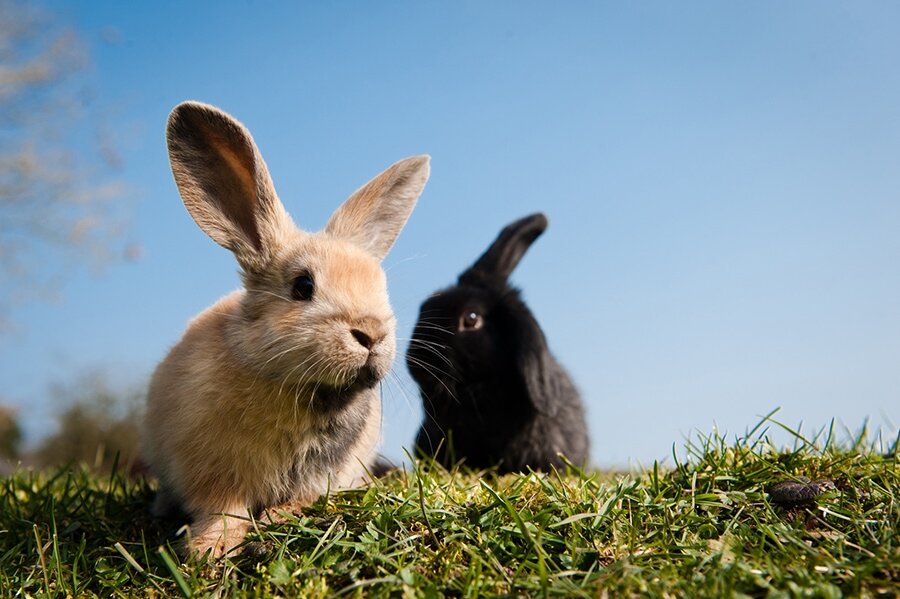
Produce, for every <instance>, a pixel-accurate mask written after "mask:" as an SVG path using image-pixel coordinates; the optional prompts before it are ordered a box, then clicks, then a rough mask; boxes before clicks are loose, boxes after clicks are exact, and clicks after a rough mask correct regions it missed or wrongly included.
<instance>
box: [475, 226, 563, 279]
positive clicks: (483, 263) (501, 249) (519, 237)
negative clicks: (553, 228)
mask: <svg viewBox="0 0 900 599" xmlns="http://www.w3.org/2000/svg"><path fill="white" fill-rule="evenodd" d="M546 228H547V217H546V216H544V215H543V214H542V213H540V212H538V213H536V214H532V215H530V216H526V217H525V218H521V219H519V220H517V221H516V222H514V223H510V224H509V225H507V226H506V227H505V228H504V229H503V230H502V231H500V235H498V236H497V239H496V240H495V241H494V243H492V244H491V247H489V248H488V249H487V251H486V252H485V253H484V254H482V255H481V257H480V258H479V259H478V260H476V261H475V264H473V265H472V266H470V267H469V268H468V270H466V271H465V272H463V273H462V274H461V275H460V276H459V282H460V283H466V282H471V281H473V280H480V279H485V278H489V279H495V278H497V277H499V278H501V279H503V280H506V279H507V278H508V277H509V275H510V273H512V271H513V269H515V268H516V265H517V264H518V263H519V260H521V259H522V256H524V255H525V252H526V251H527V250H528V248H529V247H530V246H531V244H532V243H533V242H534V240H535V239H537V238H538V237H539V236H540V235H541V233H543V232H544V230H545V229H546Z"/></svg>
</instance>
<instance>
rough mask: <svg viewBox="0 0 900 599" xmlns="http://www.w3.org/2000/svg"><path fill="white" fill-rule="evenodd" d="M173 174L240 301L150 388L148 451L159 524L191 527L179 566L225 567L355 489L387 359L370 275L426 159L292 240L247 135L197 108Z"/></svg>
mask: <svg viewBox="0 0 900 599" xmlns="http://www.w3.org/2000/svg"><path fill="white" fill-rule="evenodd" d="M167 140H168V147H169V159H170V161H171V164H172V172H173V173H174V175H175V182H176V183H177V185H178V189H179V192H180V193H181V197H182V199H183V200H184V205H185V207H187V210H188V212H189V213H190V214H191V216H192V217H193V219H194V220H195V221H196V222H197V224H198V225H199V226H200V228H201V229H203V231H204V232H206V234H207V235H209V236H210V237H211V238H212V239H213V240H214V241H216V242H217V243H218V244H219V245H222V246H224V247H226V248H228V249H229V250H231V251H232V252H233V253H234V255H235V257H236V258H237V261H238V263H239V264H240V267H241V278H242V280H243V283H244V289H241V290H239V291H235V292H234V293H232V294H231V295H228V296H226V297H224V298H222V299H221V300H219V301H218V302H217V303H216V304H215V305H213V306H212V307H210V308H208V309H207V310H206V311H204V312H202V313H201V314H200V315H199V316H197V317H196V318H195V319H194V320H193V321H191V322H190V324H189V325H188V328H187V331H186V332H185V333H184V336H183V337H182V339H181V341H179V342H178V344H177V345H176V346H175V347H174V348H173V349H172V350H171V351H170V352H169V354H168V356H166V358H165V359H164V360H163V361H162V363H161V364H160V365H159V366H158V367H157V369H156V372H155V373H154V375H153V378H152V380H151V382H150V390H149V394H148V398H147V417H146V423H145V439H144V441H145V451H146V454H147V459H148V461H149V463H150V465H151V468H152V469H153V471H154V472H155V473H156V475H157V476H158V477H159V479H160V493H159V495H158V497H157V503H156V505H155V506H154V509H155V511H157V512H165V511H167V510H168V508H170V507H172V506H175V505H177V506H180V507H181V508H183V509H184V511H186V512H187V513H188V514H189V515H190V516H191V518H192V521H193V522H192V527H191V537H190V542H189V551H190V552H192V553H203V552H205V551H207V550H211V551H212V555H214V556H220V555H222V554H224V553H226V552H229V551H231V550H233V549H234V548H235V547H236V546H237V545H238V544H239V543H240V542H241V540H242V539H243V537H244V535H245V533H246V531H247V529H248V527H249V524H250V522H249V516H250V515H258V514H259V513H260V511H261V510H263V509H264V508H267V507H272V506H276V505H281V504H290V505H291V506H294V507H299V506H303V505H308V504H309V503H311V502H312V501H314V500H315V499H316V498H317V497H319V496H320V495H321V494H323V493H325V492H326V491H327V490H329V489H332V490H334V489H341V488H347V487H352V486H354V485H357V484H360V483H361V482H364V481H365V479H366V476H367V472H368V469H369V468H370V467H371V466H372V464H373V462H374V460H375V457H376V453H375V452H376V446H377V444H378V441H379V437H380V426H381V403H380V394H379V391H378V389H377V385H378V383H379V381H381V379H382V378H383V377H384V376H385V374H386V373H387V372H388V369H389V368H390V367H391V364H392V362H393V360H394V353H395V349H396V338H395V332H394V329H395V320H394V315H393V312H392V311H391V307H390V305H389V303H388V294H387V286H386V281H385V275H384V272H383V271H382V269H381V267H380V264H379V263H380V261H381V259H382V258H383V257H384V255H385V254H386V253H387V252H388V250H389V249H390V248H391V246H392V245H393V243H394V240H395V239H396V237H397V235H398V234H399V232H400V230H401V229H402V228H403V226H404V224H405V223H406V220H407V218H408V217H409V214H410V212H411V211H412V209H413V207H414V206H415V204H416V201H417V199H418V197H419V194H420V193H421V192H422V189H423V187H424V186H425V182H426V181H427V180H428V173H429V170H428V160H429V158H428V156H416V157H412V158H407V159H405V160H401V161H399V162H397V163H396V164H394V165H393V166H391V167H390V168H388V169H387V170H386V171H384V172H383V173H381V174H380V175H378V176H377V177H375V178H374V179H372V181H370V182H369V183H367V184H366V185H364V186H363V187H361V188H360V189H359V190H357V191H356V192H355V193H354V194H353V195H352V196H350V198H349V199H348V200H347V201H346V202H344V204H343V205H342V206H341V207H340V208H338V209H337V211H335V213H334V214H333V215H332V216H331V218H330V220H329V221H328V224H327V225H326V227H325V229H324V231H321V232H318V233H308V232H304V231H302V230H299V229H298V228H297V227H296V226H295V225H294V223H293V222H292V221H291V218H290V216H288V214H287V212H285V209H284V207H283V206H282V204H281V202H280V201H279V199H278V196H277V195H276V194H275V189H274V187H273V184H272V180H271V178H270V176H269V172H268V170H267V168H266V164H265V162H263V159H262V156H260V153H259V150H258V149H257V147H256V144H255V143H254V141H253V138H252V137H251V136H250V133H249V132H248V131H247V129H246V128H244V126H243V125H241V124H240V123H238V122H237V121H236V120H234V119H233V118H232V117H230V116H229V115H227V114H225V113H224V112H222V111H220V110H218V109H217V108H214V107H212V106H208V105H205V104H200V103H196V102H185V103H183V104H180V105H179V106H177V107H176V108H175V110H173V111H172V114H171V115H170V116H169V123H168V129H167Z"/></svg>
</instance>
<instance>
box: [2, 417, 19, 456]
mask: <svg viewBox="0 0 900 599" xmlns="http://www.w3.org/2000/svg"><path fill="white" fill-rule="evenodd" d="M21 442H22V429H21V428H20V427H19V421H18V419H17V418H16V412H15V410H13V409H12V408H9V407H6V406H3V405H0V460H3V459H7V460H12V459H15V458H17V457H19V444H20V443H21Z"/></svg>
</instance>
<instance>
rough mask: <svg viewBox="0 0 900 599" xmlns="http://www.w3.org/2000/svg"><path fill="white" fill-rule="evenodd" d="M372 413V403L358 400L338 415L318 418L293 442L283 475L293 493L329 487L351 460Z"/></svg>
mask: <svg viewBox="0 0 900 599" xmlns="http://www.w3.org/2000/svg"><path fill="white" fill-rule="evenodd" d="M370 413H371V403H370V402H369V401H365V398H359V399H358V400H357V401H353V402H349V403H348V405H347V406H345V407H344V409H343V410H341V411H340V412H338V413H334V414H329V415H327V416H321V417H318V418H316V419H315V420H314V421H313V422H312V423H311V426H310V427H309V429H307V430H306V431H304V433H303V434H302V435H299V436H297V437H296V438H295V439H294V440H293V443H292V447H291V451H290V455H289V459H288V461H287V463H286V464H285V473H284V478H285V479H287V481H286V482H288V484H289V486H290V487H291V488H292V489H291V493H292V494H297V493H300V494H304V493H305V492H306V491H307V490H310V487H317V486H320V485H322V484H323V481H324V484H326V485H327V483H328V479H329V477H331V476H332V475H333V474H334V473H335V472H336V471H338V470H339V469H340V468H341V466H342V465H343V464H344V463H346V462H347V460H348V459H352V456H351V450H352V448H353V446H354V445H355V444H356V441H357V440H358V439H359V437H360V435H361V434H362V432H363V430H364V429H365V426H366V422H367V419H368V417H369V415H370ZM312 490H314V489H312Z"/></svg>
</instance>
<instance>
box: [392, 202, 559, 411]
mask: <svg viewBox="0 0 900 599" xmlns="http://www.w3.org/2000/svg"><path fill="white" fill-rule="evenodd" d="M546 227H547V218H546V217H545V216H544V215H543V214H540V213H539V214H533V215H530V216H527V217H525V218H522V219H520V220H518V221H516V222H514V223H511V224H510V225H508V226H507V227H506V228H504V229H503V231H501V232H500V235H499V236H498V237H497V239H496V240H495V241H494V243H493V244H492V245H491V246H490V247H489V248H488V249H487V251H486V252H485V253H484V254H483V255H482V256H481V257H480V258H479V259H478V260H477V261H476V262H475V263H474V264H473V265H472V266H471V267H469V268H468V269H467V270H465V271H464V272H463V273H462V274H461V275H460V276H459V280H458V282H457V285H455V286H453V287H449V288H447V289H443V290H441V291H438V292H437V293H435V294H433V295H432V296H431V297H429V298H428V299H427V300H426V301H425V302H424V303H423V304H422V307H421V309H420V312H419V320H418V322H417V323H416V326H415V329H414V331H413V338H412V341H411V343H410V347H409V351H408V352H407V356H406V362H407V366H408V367H409V370H410V373H411V374H412V377H413V379H415V381H416V383H418V384H419V386H420V388H421V389H422V390H423V395H424V396H425V397H426V398H429V400H431V401H434V400H438V401H439V400H440V398H448V399H457V400H458V399H459V398H457V397H455V396H456V393H455V390H456V389H458V388H459V387H461V386H465V385H475V384H478V383H479V382H481V381H485V380H488V379H493V380H497V379H503V380H505V381H508V385H509V386H507V387H506V388H508V389H513V388H522V387H524V390H525V391H526V393H525V394H523V395H524V396H526V397H531V398H532V399H533V400H534V401H536V402H541V401H543V400H542V398H544V397H546V396H547V395H548V393H547V392H546V390H544V389H543V387H544V386H545V385H546V384H548V381H547V380H546V378H547V377H545V376H544V373H546V371H547V368H546V365H545V362H546V361H548V360H552V357H551V356H550V353H549V351H548V350H547V344H546V340H545V338H544V334H543V332H542V331H541V329H540V327H539V326H538V323H537V321H536V320H535V318H534V316H533V315H532V313H531V311H530V310H529V309H528V307H527V306H526V305H525V303H524V302H523V301H522V299H521V297H520V295H519V292H518V290H516V289H515V288H513V287H512V286H510V284H509V281H508V279H509V275H510V274H511V273H512V271H513V269H515V267H516V265H517V264H518V263H519V260H521V258H522V256H523V255H524V254H525V252H526V251H527V249H528V248H529V246H530V245H531V244H532V242H534V240H535V239H537V238H538V236H540V235H541V233H543V232H544V230H545V229H546ZM535 407H538V408H540V407H541V406H535Z"/></svg>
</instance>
